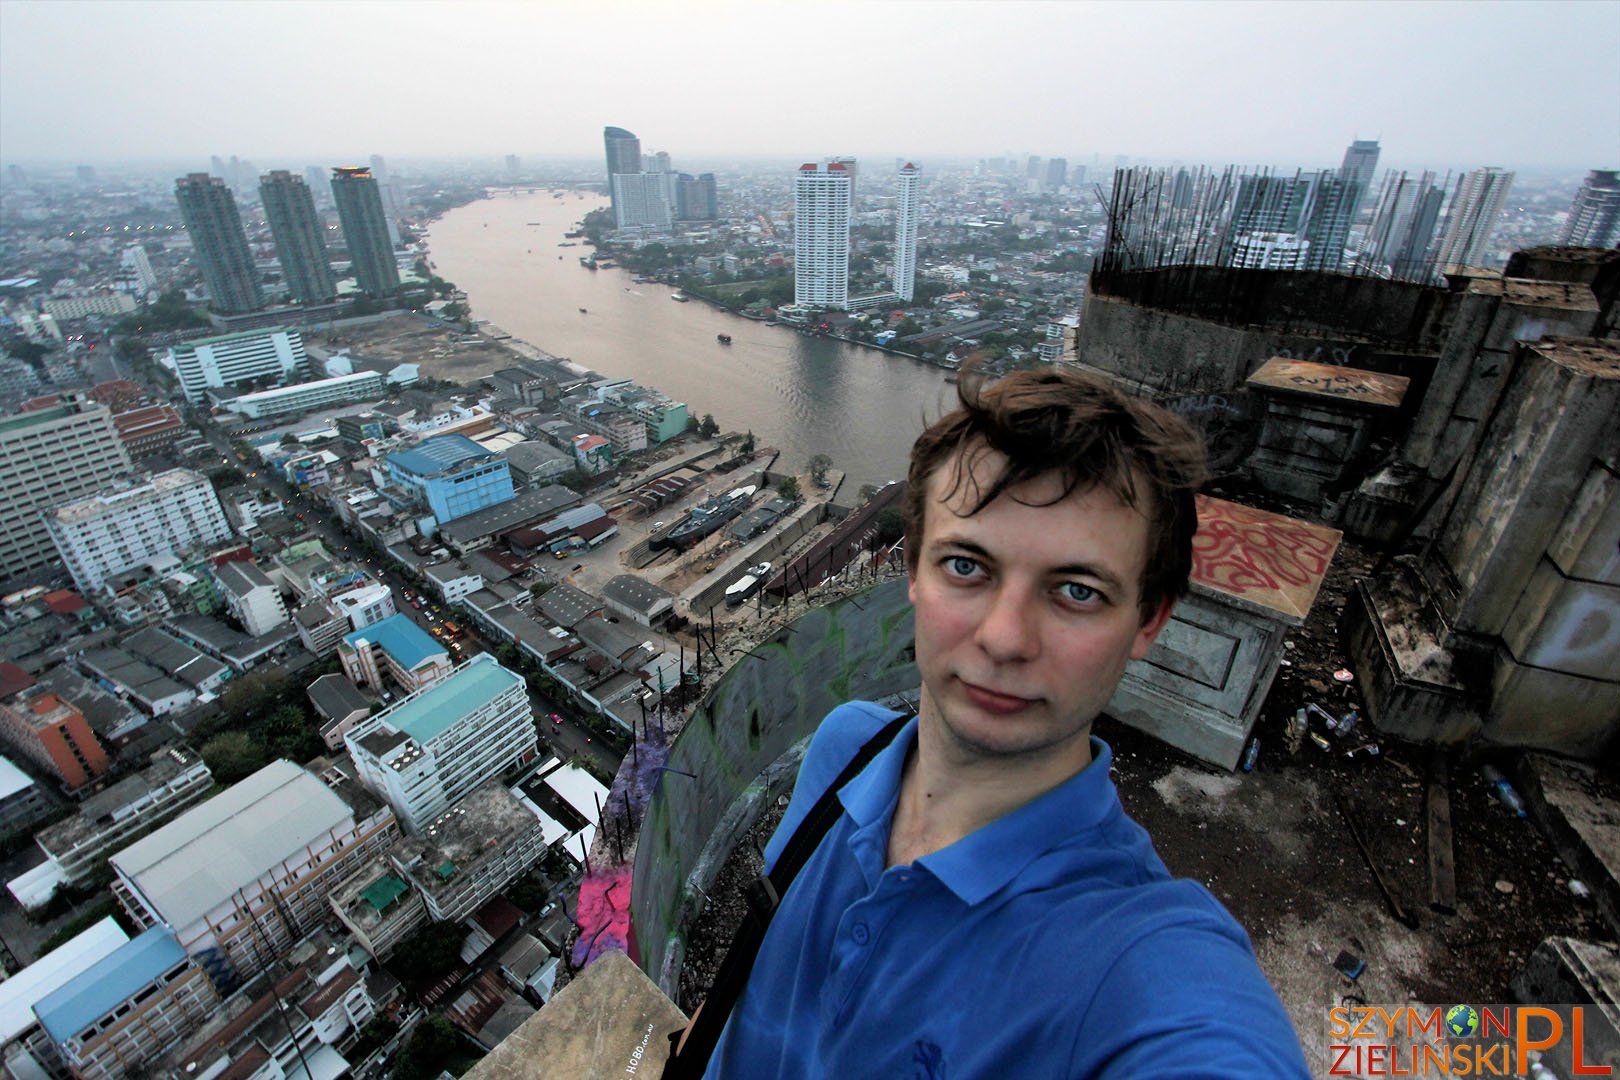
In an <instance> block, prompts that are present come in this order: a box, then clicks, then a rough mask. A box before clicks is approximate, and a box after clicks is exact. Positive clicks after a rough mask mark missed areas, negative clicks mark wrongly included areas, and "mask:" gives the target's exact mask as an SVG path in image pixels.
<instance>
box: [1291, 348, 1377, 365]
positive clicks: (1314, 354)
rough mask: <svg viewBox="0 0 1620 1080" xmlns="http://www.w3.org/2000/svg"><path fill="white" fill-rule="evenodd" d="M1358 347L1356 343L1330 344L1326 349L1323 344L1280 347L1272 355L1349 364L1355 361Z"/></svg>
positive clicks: (1322, 362) (1316, 361)
mask: <svg viewBox="0 0 1620 1080" xmlns="http://www.w3.org/2000/svg"><path fill="white" fill-rule="evenodd" d="M1356 348H1357V347H1356V346H1354V345H1329V346H1326V347H1325V351H1324V347H1323V346H1321V345H1314V346H1312V347H1311V348H1309V349H1307V348H1305V347H1304V346H1303V345H1301V346H1300V347H1299V348H1297V349H1289V348H1281V349H1278V350H1277V351H1276V352H1274V353H1272V355H1273V356H1282V357H1286V358H1287V359H1289V360H1305V361H1309V362H1310V363H1313V364H1336V365H1340V366H1348V365H1349V364H1351V363H1353V362H1354V359H1355V355H1356Z"/></svg>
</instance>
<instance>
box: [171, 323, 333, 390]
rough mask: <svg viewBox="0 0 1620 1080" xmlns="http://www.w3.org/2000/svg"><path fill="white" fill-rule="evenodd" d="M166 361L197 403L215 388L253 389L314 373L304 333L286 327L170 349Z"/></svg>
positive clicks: (181, 387)
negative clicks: (311, 371)
mask: <svg viewBox="0 0 1620 1080" xmlns="http://www.w3.org/2000/svg"><path fill="white" fill-rule="evenodd" d="M165 363H166V364H167V366H168V367H170V368H173V369H174V373H175V375H176V377H177V378H179V380H180V389H181V390H183V391H184V392H185V395H186V400H187V401H191V402H198V401H202V400H203V399H204V398H205V397H206V396H207V394H208V391H209V390H249V389H252V388H253V387H255V386H260V385H263V384H265V383H283V382H287V381H289V380H296V379H300V378H302V377H303V376H304V374H305V373H306V372H307V371H308V370H309V362H308V359H307V358H306V357H305V355H304V337H303V335H302V334H300V333H299V332H298V331H297V330H287V329H281V328H272V329H268V330H244V331H242V332H241V333H239V334H226V335H224V336H223V337H212V338H199V339H198V340H196V341H188V342H185V343H184V344H181V345H176V346H175V347H174V348H172V349H170V350H169V353H168V357H167V358H166V360H165Z"/></svg>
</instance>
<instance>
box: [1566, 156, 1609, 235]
mask: <svg viewBox="0 0 1620 1080" xmlns="http://www.w3.org/2000/svg"><path fill="white" fill-rule="evenodd" d="M1617 238H1620V172H1614V171H1612V170H1605V169H1593V170H1592V171H1591V173H1589V174H1588V175H1587V177H1586V181H1585V182H1584V183H1583V184H1581V190H1579V191H1577V192H1576V193H1575V201H1574V202H1572V203H1571V204H1570V206H1569V224H1567V225H1565V226H1564V238H1563V243H1564V244H1565V246H1567V247H1612V246H1614V243H1615V240H1616V239H1617Z"/></svg>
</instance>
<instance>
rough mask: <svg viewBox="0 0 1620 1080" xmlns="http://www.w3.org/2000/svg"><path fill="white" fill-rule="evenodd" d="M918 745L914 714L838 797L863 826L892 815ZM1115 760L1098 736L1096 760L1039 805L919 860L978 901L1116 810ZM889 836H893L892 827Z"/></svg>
mask: <svg viewBox="0 0 1620 1080" xmlns="http://www.w3.org/2000/svg"><path fill="white" fill-rule="evenodd" d="M916 743H917V721H916V719H915V718H913V719H912V721H911V723H909V724H907V725H906V726H905V727H904V728H903V729H901V731H900V734H899V735H897V736H896V737H895V739H894V742H892V743H890V744H889V745H888V746H887V747H885V748H884V749H883V751H882V752H881V753H879V754H878V755H877V757H875V758H873V759H872V764H871V765H869V766H867V768H866V769H865V770H864V771H863V772H862V773H861V774H860V775H859V776H857V777H856V778H855V779H853V780H851V781H850V782H849V783H848V784H845V785H844V787H843V788H842V789H841V790H840V791H839V794H838V797H839V801H840V802H842V803H843V805H844V809H845V811H847V812H848V814H849V816H850V817H851V818H852V819H853V820H854V822H855V823H856V826H857V828H864V827H866V826H870V825H872V824H873V823H875V822H877V821H879V820H880V819H883V818H892V815H893V813H894V806H895V803H896V801H897V800H898V799H899V795H900V775H901V772H902V770H903V769H904V768H905V763H906V756H907V755H908V754H910V753H911V748H912V747H913V746H915V745H916ZM1113 762H1114V752H1113V750H1112V749H1110V748H1109V746H1108V744H1107V743H1105V742H1103V741H1102V740H1101V739H1099V738H1097V737H1096V736H1092V737H1091V764H1090V765H1087V766H1086V767H1085V768H1084V769H1082V770H1081V771H1080V772H1078V773H1076V774H1075V775H1074V776H1071V777H1070V778H1069V779H1067V780H1065V781H1064V782H1063V783H1061V784H1059V785H1058V786H1057V787H1055V788H1053V789H1052V790H1051V791H1048V792H1047V793H1046V794H1044V795H1042V796H1040V797H1039V798H1037V799H1035V800H1034V801H1033V802H1030V803H1026V804H1025V805H1023V806H1021V807H1019V808H1018V809H1017V810H1014V811H1013V812H1012V813H1010V814H1007V815H1006V816H1004V817H1001V818H998V819H997V820H995V821H992V822H991V823H990V824H988V825H986V826H984V827H983V828H981V829H979V830H977V831H976V832H973V833H970V834H968V835H967V836H964V837H963V838H962V839H960V840H958V841H957V842H956V843H954V844H952V845H951V846H950V847H947V848H942V849H941V850H939V851H935V852H932V853H931V854H928V855H924V856H923V857H922V858H920V859H918V860H917V863H916V865H917V866H919V867H922V868H923V869H925V870H927V871H928V872H929V873H931V874H932V875H933V876H934V877H935V878H937V879H938V880H939V881H940V883H941V884H943V885H944V886H945V887H946V888H948V889H950V890H951V892H953V893H955V894H956V896H957V897H958V898H959V899H960V900H961V901H962V902H963V903H964V904H977V903H980V902H981V901H983V900H985V899H986V898H988V897H989V896H991V895H992V894H993V893H995V892H996V891H997V890H998V889H1001V888H1003V887H1004V886H1006V885H1007V884H1008V883H1009V882H1011V881H1012V880H1013V878H1015V877H1016V876H1017V875H1018V873H1019V871H1021V870H1022V869H1023V868H1024V867H1026V866H1028V865H1029V864H1030V863H1031V862H1033V861H1034V860H1035V859H1037V858H1039V857H1040V856H1041V855H1044V854H1045V853H1046V852H1048V851H1050V850H1052V849H1053V848H1056V847H1058V846H1059V845H1061V844H1063V843H1066V842H1068V841H1069V840H1070V839H1071V838H1072V837H1073V836H1075V835H1076V834H1077V833H1080V832H1084V831H1086V830H1088V829H1092V828H1095V827H1096V826H1098V825H1101V824H1103V822H1104V821H1106V820H1107V819H1108V818H1109V817H1110V816H1112V815H1113V814H1115V813H1117V812H1118V808H1119V797H1118V795H1117V794H1116V792H1115V790H1114V782H1113V778H1112V776H1111V775H1110V770H1111V769H1112V767H1113ZM884 835H885V837H887V829H886V828H885V829H884Z"/></svg>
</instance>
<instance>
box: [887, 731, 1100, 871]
mask: <svg viewBox="0 0 1620 1080" xmlns="http://www.w3.org/2000/svg"><path fill="white" fill-rule="evenodd" d="M1076 738H1077V739H1078V740H1079V742H1078V744H1077V745H1075V746H1074V747H1072V748H1066V749H1068V751H1069V752H1067V753H1062V752H1059V753H1053V752H1051V750H1050V748H1049V749H1048V751H1047V752H1046V753H1044V754H1042V755H1041V758H1040V759H1039V760H1033V761H1032V760H1029V759H1026V758H1003V759H995V758H985V757H983V756H982V755H972V754H964V753H961V752H959V751H958V752H953V748H952V747H951V746H949V745H948V737H943V736H942V735H941V734H940V733H939V731H938V729H937V728H935V727H934V726H933V725H930V724H927V723H919V724H918V726H917V741H916V744H915V745H914V746H913V747H912V749H911V752H910V754H908V755H907V757H906V763H905V766H904V768H903V771H902V772H901V775H900V795H899V800H898V802H897V803H896V805H895V809H894V819H893V820H892V821H891V822H890V825H889V846H888V860H887V865H889V866H898V865H902V864H906V863H912V862H915V861H916V860H918V859H920V858H922V857H923V856H924V855H928V854H931V853H932V852H935V851H939V850H940V849H942V848H946V847H949V846H950V845H952V844H954V843H956V842H957V841H958V840H960V839H962V838H963V837H964V836H967V835H968V834H970V833H973V832H977V831H978V830H979V829H982V828H983V827H984V826H986V825H988V824H990V823H991V822H993V821H997V820H999V819H1001V818H1003V817H1005V816H1006V815H1008V814H1010V813H1012V812H1013V811H1014V810H1017V809H1018V808H1019V807H1021V806H1025V805H1027V804H1028V803H1030V802H1033V801H1034V800H1035V799H1037V798H1039V797H1040V796H1042V795H1044V794H1046V793H1047V792H1048V791H1051V790H1052V789H1053V788H1055V787H1057V786H1058V785H1059V784H1062V783H1064V782H1065V781H1067V780H1069V779H1070V778H1072V777H1074V776H1075V775H1077V774H1078V773H1079V772H1081V771H1082V770H1083V769H1085V767H1086V766H1087V765H1089V764H1091V737H1090V733H1089V732H1086V733H1082V734H1080V735H1077V736H1076Z"/></svg>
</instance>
